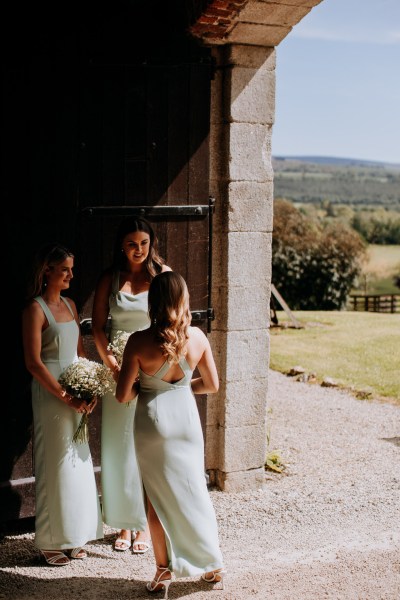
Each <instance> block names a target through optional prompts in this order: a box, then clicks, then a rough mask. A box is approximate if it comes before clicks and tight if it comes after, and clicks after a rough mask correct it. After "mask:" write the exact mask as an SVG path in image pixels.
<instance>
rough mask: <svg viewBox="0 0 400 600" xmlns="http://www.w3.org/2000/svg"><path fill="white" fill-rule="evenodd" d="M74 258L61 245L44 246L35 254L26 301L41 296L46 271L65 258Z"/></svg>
mask: <svg viewBox="0 0 400 600" xmlns="http://www.w3.org/2000/svg"><path fill="white" fill-rule="evenodd" d="M69 257H71V258H74V255H73V254H72V252H71V251H70V250H68V248H66V247H65V246H62V245H61V244H57V243H55V244H46V245H45V246H42V248H40V249H39V250H38V252H37V253H36V256H35V258H34V263H33V267H32V273H31V278H30V281H29V283H28V291H27V300H31V299H32V298H35V297H36V296H41V295H42V294H43V292H44V290H45V288H46V275H45V273H46V270H47V268H48V267H54V266H55V265H58V264H60V263H62V262H63V261H64V260H66V259H67V258H69Z"/></svg>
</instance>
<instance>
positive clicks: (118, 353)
mask: <svg viewBox="0 0 400 600" xmlns="http://www.w3.org/2000/svg"><path fill="white" fill-rule="evenodd" d="M130 335H131V334H130V333H129V332H128V331H120V330H118V331H117V333H116V334H115V336H114V338H113V341H112V342H110V343H109V344H108V346H107V350H111V351H112V353H113V354H114V356H115V358H116V359H117V363H118V365H119V366H121V364H122V357H123V355H124V350H125V346H126V342H127V341H128V338H129V336H130Z"/></svg>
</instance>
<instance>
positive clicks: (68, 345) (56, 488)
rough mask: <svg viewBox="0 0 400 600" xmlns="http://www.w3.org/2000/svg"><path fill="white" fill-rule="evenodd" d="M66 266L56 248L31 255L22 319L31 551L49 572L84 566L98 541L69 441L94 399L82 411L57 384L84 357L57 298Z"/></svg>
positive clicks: (93, 499)
mask: <svg viewBox="0 0 400 600" xmlns="http://www.w3.org/2000/svg"><path fill="white" fill-rule="evenodd" d="M73 265H74V257H73V255H72V254H71V253H70V252H69V251H68V250H67V249H66V248H64V247H63V246H60V245H58V244H56V245H55V244H51V245H48V246H45V247H43V248H42V249H41V250H40V251H39V253H38V255H37V259H36V265H35V271H34V274H33V280H32V285H31V293H30V296H29V302H28V304H27V306H26V307H25V309H24V311H23V319H22V332H23V345H24V356H25V363H26V367H27V369H28V371H30V373H31V374H32V376H33V381H32V407H33V425H34V463H35V491H36V518H35V545H36V546H37V547H38V548H39V549H40V551H41V553H42V556H43V557H44V559H45V560H46V562H47V563H48V564H50V565H54V566H63V565H67V564H68V563H69V562H70V559H71V558H80V559H82V558H86V552H85V550H84V549H83V546H84V545H85V544H86V543H87V542H88V541H90V540H94V539H99V538H102V537H103V525H102V519H101V511H100V502H99V497H98V493H97V488H96V481H95V477H94V471H93V463H92V458H91V454H90V449H89V445H88V443H82V444H76V443H74V442H73V439H72V438H73V435H74V433H75V431H76V429H77V427H78V425H79V422H80V420H81V418H82V414H83V413H85V412H87V413H90V412H92V410H93V409H94V407H95V406H96V399H95V400H93V401H92V402H91V403H90V404H89V405H87V404H86V402H85V401H84V400H81V399H80V398H76V397H73V396H71V395H69V394H68V393H66V391H65V390H64V389H63V388H62V386H61V385H60V383H59V382H58V377H59V376H60V374H61V373H62V371H63V370H64V369H65V368H66V367H68V366H69V365H70V364H71V363H73V362H74V361H75V360H76V359H77V357H78V355H79V356H85V352H84V348H83V343H82V338H81V336H80V331H79V321H78V314H77V311H76V306H75V304H74V302H73V300H71V299H69V298H64V297H62V296H61V291H63V290H66V289H68V288H69V285H70V281H71V279H72V277H73V275H72V269H73Z"/></svg>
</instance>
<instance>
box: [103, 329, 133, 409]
mask: <svg viewBox="0 0 400 600" xmlns="http://www.w3.org/2000/svg"><path fill="white" fill-rule="evenodd" d="M130 335H131V334H130V333H129V331H121V330H118V331H117V333H116V334H115V336H114V337H113V341H112V342H110V343H109V344H108V346H107V350H111V351H112V353H113V354H114V356H115V358H116V359H117V363H118V366H119V367H120V366H121V365H122V357H123V356H124V350H125V346H126V342H127V341H128V339H129V336H130ZM130 405H131V403H130V402H126V404H125V406H126V407H127V408H129V406H130Z"/></svg>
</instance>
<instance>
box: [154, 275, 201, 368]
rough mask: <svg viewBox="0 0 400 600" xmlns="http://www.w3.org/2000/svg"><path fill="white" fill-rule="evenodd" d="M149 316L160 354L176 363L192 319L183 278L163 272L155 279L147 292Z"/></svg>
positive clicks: (183, 346)
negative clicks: (159, 347) (160, 350)
mask: <svg viewBox="0 0 400 600" xmlns="http://www.w3.org/2000/svg"><path fill="white" fill-rule="evenodd" d="M149 316H150V321H151V325H152V327H153V328H154V330H155V339H156V341H157V342H159V343H160V346H161V349H162V353H163V355H164V356H166V357H167V359H168V362H170V363H177V362H179V360H180V358H181V357H182V356H183V355H184V349H185V346H186V344H187V341H188V339H189V333H188V330H189V326H190V323H191V320H192V316H191V314H190V309H189V292H188V289H187V285H186V282H185V280H184V279H183V277H182V275H179V273H176V272H174V271H164V273H160V274H159V275H157V276H156V277H154V279H153V280H152V282H151V284H150V289H149Z"/></svg>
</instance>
